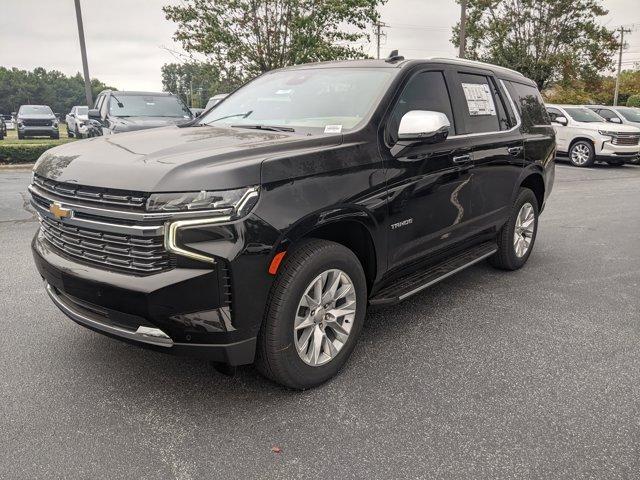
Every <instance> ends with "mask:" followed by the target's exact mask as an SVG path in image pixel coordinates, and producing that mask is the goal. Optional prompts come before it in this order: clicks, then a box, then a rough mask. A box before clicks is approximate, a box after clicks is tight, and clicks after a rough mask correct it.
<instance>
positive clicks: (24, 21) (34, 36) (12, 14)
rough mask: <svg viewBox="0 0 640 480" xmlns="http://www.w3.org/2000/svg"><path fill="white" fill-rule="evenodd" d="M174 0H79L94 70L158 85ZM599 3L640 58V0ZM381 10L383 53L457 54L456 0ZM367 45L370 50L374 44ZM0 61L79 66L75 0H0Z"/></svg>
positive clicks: (169, 58)
mask: <svg viewBox="0 0 640 480" xmlns="http://www.w3.org/2000/svg"><path fill="white" fill-rule="evenodd" d="M177 1H179V0H135V1H134V0H107V1H103V0H82V9H83V17H84V25H85V35H86V41H87V50H88V57H89V71H90V73H91V76H92V77H95V78H99V79H100V80H102V81H103V82H105V83H107V84H109V85H111V86H113V87H116V88H118V89H121V90H160V89H161V88H162V82H161V79H160V68H161V67H162V65H163V64H165V63H169V62H173V61H176V58H175V57H174V55H173V54H172V53H171V52H170V51H169V50H167V49H170V50H174V51H181V50H180V47H179V45H176V44H175V43H174V42H173V40H172V39H171V37H172V34H173V32H174V31H175V25H174V24H172V23H171V22H169V21H167V20H166V19H165V18H164V15H163V13H162V10H161V7H162V6H163V5H167V4H171V3H177ZM603 3H604V5H605V7H606V8H607V9H609V15H608V16H607V17H606V18H605V19H604V20H603V23H606V24H607V25H608V26H609V27H614V26H619V25H621V24H625V25H627V24H635V25H634V32H633V33H632V34H630V35H628V37H627V38H628V40H629V42H628V43H629V48H628V49H627V51H626V52H625V54H624V61H625V62H631V61H633V60H635V61H640V0H604V2H603ZM380 12H381V15H382V20H383V21H384V22H386V23H387V24H388V25H389V27H388V28H386V29H385V32H386V34H387V36H386V38H385V39H384V40H383V42H384V45H383V47H382V52H383V54H384V55H385V56H386V54H387V53H388V52H389V50H391V49H395V48H397V49H399V50H400V53H401V54H403V55H405V56H406V57H408V58H423V57H433V56H455V55H456V51H455V49H454V48H453V46H452V45H451V43H450V42H449V38H450V37H451V27H452V26H453V25H454V24H455V23H456V21H457V19H458V16H459V6H458V4H457V3H455V1H454V0H389V1H388V3H387V4H386V5H384V6H383V7H381V10H380ZM365 50H366V51H367V52H368V53H369V54H370V55H375V45H373V44H372V45H367V46H366V48H365ZM0 65H1V66H4V67H18V68H23V69H28V70H32V69H33V68H35V67H38V66H40V67H44V68H46V69H57V70H60V71H62V72H64V73H66V74H74V73H76V72H78V71H81V70H82V64H81V59H80V49H79V47H78V36H77V28H76V20H75V10H74V2H73V0H0ZM627 65H628V66H631V63H627Z"/></svg>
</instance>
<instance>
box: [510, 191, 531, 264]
mask: <svg viewBox="0 0 640 480" xmlns="http://www.w3.org/2000/svg"><path fill="white" fill-rule="evenodd" d="M525 203H529V204H531V206H532V207H533V212H534V215H535V223H534V227H533V236H532V237H531V243H530V244H529V249H528V250H527V253H525V254H524V255H523V256H522V257H518V256H517V255H516V249H515V245H514V244H513V236H514V233H515V228H516V219H517V217H518V213H520V209H521V208H522V206H523V205H524V204H525ZM538 214H539V210H538V200H537V199H536V196H535V194H534V193H533V192H532V191H531V190H529V189H528V188H523V189H522V190H521V191H520V194H519V195H518V199H517V200H516V203H515V205H514V208H513V212H512V215H511V218H510V219H509V223H508V224H507V228H508V233H507V235H508V237H507V238H508V239H511V241H510V242H509V246H510V248H509V249H508V256H509V261H510V263H511V264H512V265H513V266H514V268H516V269H517V268H520V267H522V266H523V265H524V264H525V263H527V260H528V259H529V255H531V252H532V251H533V247H534V245H535V243H536V237H537V236H538V220H539V217H538Z"/></svg>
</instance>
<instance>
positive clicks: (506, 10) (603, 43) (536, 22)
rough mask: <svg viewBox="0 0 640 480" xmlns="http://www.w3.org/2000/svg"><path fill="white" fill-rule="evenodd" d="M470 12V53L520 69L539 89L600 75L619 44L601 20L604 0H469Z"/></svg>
mask: <svg viewBox="0 0 640 480" xmlns="http://www.w3.org/2000/svg"><path fill="white" fill-rule="evenodd" d="M467 12H468V20H467V42H466V52H465V53H466V56H467V57H468V58H471V59H476V60H482V61H486V62H489V63H495V64H497V65H503V66H505V67H509V68H513V69H515V70H518V71H519V72H522V73H523V74H524V75H526V76H527V77H529V78H531V79H533V80H535V82H536V83H537V84H538V88H540V89H543V88H545V87H547V86H548V85H549V83H550V82H552V81H560V80H565V81H566V80H569V79H574V78H577V77H578V78H582V79H585V80H588V79H593V78H595V77H597V75H598V72H601V71H603V70H606V69H609V68H611V66H612V54H613V53H614V52H615V50H616V48H617V46H618V44H617V40H616V38H615V36H614V34H613V31H611V30H609V29H607V28H606V27H603V26H600V25H599V24H598V23H597V21H596V19H597V18H598V17H601V16H603V15H606V14H607V13H608V12H607V10H605V9H604V8H602V7H601V6H600V0H468V6H467ZM459 27H460V25H459V24H458V25H457V26H456V27H454V29H453V38H452V41H453V43H454V44H455V45H456V46H458V45H459Z"/></svg>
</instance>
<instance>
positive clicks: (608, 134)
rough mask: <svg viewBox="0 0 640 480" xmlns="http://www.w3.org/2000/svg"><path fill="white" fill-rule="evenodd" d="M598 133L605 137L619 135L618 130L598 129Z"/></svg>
mask: <svg viewBox="0 0 640 480" xmlns="http://www.w3.org/2000/svg"><path fill="white" fill-rule="evenodd" d="M598 133H599V134H600V135H604V136H605V137H616V136H617V135H618V132H612V131H610V130H598Z"/></svg>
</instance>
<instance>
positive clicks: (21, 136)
mask: <svg viewBox="0 0 640 480" xmlns="http://www.w3.org/2000/svg"><path fill="white" fill-rule="evenodd" d="M23 138H24V135H23V134H22V133H20V132H18V140H22V139H23Z"/></svg>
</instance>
